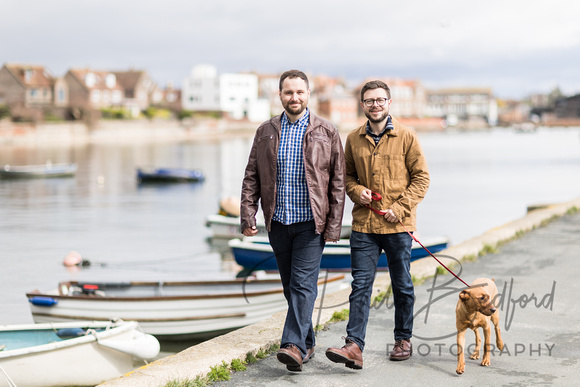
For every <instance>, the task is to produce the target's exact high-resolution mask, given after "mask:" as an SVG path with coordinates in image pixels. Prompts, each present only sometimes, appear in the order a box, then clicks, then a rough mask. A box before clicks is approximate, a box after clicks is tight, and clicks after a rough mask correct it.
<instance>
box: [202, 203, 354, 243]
mask: <svg viewBox="0 0 580 387" xmlns="http://www.w3.org/2000/svg"><path fill="white" fill-rule="evenodd" d="M256 218H257V219H256V227H257V229H258V234H256V235H257V236H267V235H268V231H267V230H266V224H265V223H264V215H263V213H262V211H260V210H259V211H258V213H257V214H256ZM205 226H206V227H207V228H209V229H210V231H211V233H212V237H213V238H220V239H232V238H242V237H243V236H244V235H243V234H242V232H241V230H240V199H238V198H237V197H231V196H230V197H225V198H223V199H222V200H220V202H219V211H218V213H217V214H215V215H209V216H207V218H206V220H205ZM351 229H352V224H351V223H349V222H346V221H344V222H343V224H342V228H341V230H340V237H341V238H348V237H349V236H350V232H351Z"/></svg>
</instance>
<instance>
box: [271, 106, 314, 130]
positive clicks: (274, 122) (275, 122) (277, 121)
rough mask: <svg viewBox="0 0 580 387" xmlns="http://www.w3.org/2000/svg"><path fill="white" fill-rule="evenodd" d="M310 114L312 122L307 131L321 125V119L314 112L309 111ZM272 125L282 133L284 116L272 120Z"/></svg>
mask: <svg viewBox="0 0 580 387" xmlns="http://www.w3.org/2000/svg"><path fill="white" fill-rule="evenodd" d="M308 114H309V115H310V122H309V123H308V126H307V127H306V131H308V130H310V129H312V128H315V127H317V126H319V125H320V124H321V121H320V118H319V117H318V116H317V115H316V114H314V113H312V110H310V109H308ZM270 123H271V124H272V125H273V126H274V128H276V130H277V131H278V132H281V131H282V114H278V115H277V116H275V117H272V118H270Z"/></svg>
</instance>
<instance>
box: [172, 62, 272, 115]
mask: <svg viewBox="0 0 580 387" xmlns="http://www.w3.org/2000/svg"><path fill="white" fill-rule="evenodd" d="M182 107H183V109H185V110H191V111H217V112H224V113H227V114H228V116H229V117H230V118H232V119H236V120H240V119H248V120H250V121H255V122H260V121H264V120H266V119H268V118H269V117H270V104H269V102H268V101H264V100H259V99H258V77H257V76H256V75H255V74H221V75H218V73H217V69H216V68H215V67H214V66H211V65H198V66H195V67H194V68H193V69H192V70H191V74H190V76H189V77H188V78H186V79H185V80H184V82H183V96H182Z"/></svg>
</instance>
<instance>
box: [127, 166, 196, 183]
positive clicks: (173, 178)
mask: <svg viewBox="0 0 580 387" xmlns="http://www.w3.org/2000/svg"><path fill="white" fill-rule="evenodd" d="M137 179H138V180H139V181H140V182H144V183H145V182H157V183H171V182H197V181H203V180H204V179H205V177H204V175H203V173H202V172H201V171H198V170H192V169H184V168H139V169H137Z"/></svg>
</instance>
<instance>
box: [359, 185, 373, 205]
mask: <svg viewBox="0 0 580 387" xmlns="http://www.w3.org/2000/svg"><path fill="white" fill-rule="evenodd" d="M372 193H373V191H371V190H370V189H368V188H365V189H364V190H363V191H362V192H361V194H360V202H361V204H364V205H365V206H366V205H369V204H371V201H372V200H373V198H372V196H371V195H372Z"/></svg>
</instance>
